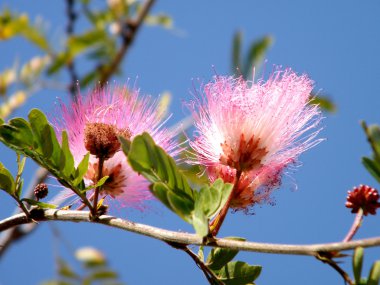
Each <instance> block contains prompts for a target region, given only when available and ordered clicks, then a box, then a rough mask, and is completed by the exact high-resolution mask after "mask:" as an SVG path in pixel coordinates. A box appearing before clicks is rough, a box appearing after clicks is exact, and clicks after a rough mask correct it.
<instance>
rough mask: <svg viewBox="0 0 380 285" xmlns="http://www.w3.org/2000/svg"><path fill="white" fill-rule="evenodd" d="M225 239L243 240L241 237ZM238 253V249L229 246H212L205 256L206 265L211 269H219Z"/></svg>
mask: <svg viewBox="0 0 380 285" xmlns="http://www.w3.org/2000/svg"><path fill="white" fill-rule="evenodd" d="M226 239H231V240H237V241H245V238H241V237H227V238H226ZM238 253H239V251H238V250H235V249H229V248H213V249H212V250H211V252H210V254H209V255H208V257H207V261H206V265H207V266H208V267H209V268H210V269H211V270H219V269H221V268H222V267H223V266H225V265H226V264H227V263H228V262H230V261H231V260H232V259H234V257H235V256H236V255H237V254H238Z"/></svg>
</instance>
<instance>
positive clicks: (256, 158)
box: [219, 134, 268, 171]
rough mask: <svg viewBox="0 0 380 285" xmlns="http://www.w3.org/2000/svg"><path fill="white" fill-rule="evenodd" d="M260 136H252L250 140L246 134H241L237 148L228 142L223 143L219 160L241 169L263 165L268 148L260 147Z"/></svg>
mask: <svg viewBox="0 0 380 285" xmlns="http://www.w3.org/2000/svg"><path fill="white" fill-rule="evenodd" d="M259 143H260V138H258V139H256V138H255V137H254V136H252V137H251V138H250V139H249V140H248V141H247V140H246V139H245V136H244V134H241V135H240V142H239V146H238V148H237V149H234V148H232V147H231V146H230V145H228V143H227V142H224V143H222V144H221V146H222V150H223V153H222V155H221V156H220V158H219V161H220V162H221V163H222V164H224V165H228V166H229V167H231V168H234V169H236V170H239V171H248V170H251V169H254V168H257V167H260V166H261V161H262V159H263V158H264V157H265V155H266V154H267V153H268V151H267V150H266V148H260V147H259Z"/></svg>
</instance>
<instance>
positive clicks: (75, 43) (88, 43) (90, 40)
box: [67, 29, 107, 56]
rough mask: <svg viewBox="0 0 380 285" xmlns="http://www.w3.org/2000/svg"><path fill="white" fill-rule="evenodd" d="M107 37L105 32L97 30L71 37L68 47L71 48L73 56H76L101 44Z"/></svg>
mask: <svg viewBox="0 0 380 285" xmlns="http://www.w3.org/2000/svg"><path fill="white" fill-rule="evenodd" d="M106 37H107V33H106V32H105V30H103V29H95V30H91V31H87V32H85V33H83V34H81V35H75V36H72V37H70V38H69V39H68V41H67V45H68V47H69V48H70V53H71V55H73V56H75V55H77V54H79V53H81V52H83V51H85V50H86V49H88V48H90V47H92V46H94V45H96V44H101V43H102V42H103V41H104V40H105V38H106Z"/></svg>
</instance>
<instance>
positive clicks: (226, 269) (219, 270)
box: [198, 237, 262, 285]
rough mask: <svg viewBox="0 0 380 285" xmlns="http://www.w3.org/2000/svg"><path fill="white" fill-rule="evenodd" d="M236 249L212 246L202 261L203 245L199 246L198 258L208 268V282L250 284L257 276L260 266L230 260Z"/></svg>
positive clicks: (235, 253)
mask: <svg viewBox="0 0 380 285" xmlns="http://www.w3.org/2000/svg"><path fill="white" fill-rule="evenodd" d="M226 239H231V240H237V241H245V239H244V238H241V237H227V238H226ZM238 252H239V251H238V250H234V249H228V248H213V249H211V251H210V253H209V255H208V256H207V260H206V262H204V247H203V246H200V247H199V251H198V259H199V260H200V261H201V262H203V263H204V266H206V267H207V269H208V270H210V271H211V272H212V273H213V275H212V276H210V279H211V281H210V284H215V285H220V284H225V285H250V284H254V283H253V282H254V281H255V280H256V279H257V278H258V277H259V275H260V273H261V269H262V268H261V266H258V265H249V264H247V263H245V262H242V261H232V260H233V259H234V257H235V256H236V255H237V254H238Z"/></svg>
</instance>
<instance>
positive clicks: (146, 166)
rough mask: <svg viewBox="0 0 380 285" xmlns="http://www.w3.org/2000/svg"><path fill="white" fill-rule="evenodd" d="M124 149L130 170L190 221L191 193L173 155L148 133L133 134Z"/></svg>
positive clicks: (192, 207)
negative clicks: (146, 181)
mask: <svg viewBox="0 0 380 285" xmlns="http://www.w3.org/2000/svg"><path fill="white" fill-rule="evenodd" d="M122 144H123V141H122ZM128 149H129V151H128ZM123 151H124V152H125V154H126V155H127V157H128V161H129V164H130V165H131V167H132V168H133V170H134V171H136V172H138V173H140V174H141V175H143V176H144V177H145V178H146V179H148V180H149V181H150V182H151V183H152V185H151V186H150V190H151V191H152V193H153V195H155V196H156V197H157V198H158V199H159V200H160V201H161V202H162V203H164V204H165V205H166V206H167V207H168V208H169V209H171V210H172V211H174V212H175V213H177V214H178V215H179V216H180V217H181V218H183V219H184V220H185V221H187V222H191V212H192V210H193V209H194V193H193V190H192V189H191V188H190V186H189V184H188V183H187V181H186V177H185V176H184V175H183V174H182V173H181V172H180V171H179V169H178V168H177V165H176V163H175V161H174V159H173V158H171V157H170V156H169V155H168V154H167V153H166V152H165V151H164V150H163V149H162V148H161V147H159V146H158V145H156V144H155V142H154V141H153V139H152V138H151V137H150V135H149V134H148V133H143V134H142V135H138V136H136V137H135V138H134V139H133V141H132V143H131V145H130V147H128V146H127V145H125V144H123Z"/></svg>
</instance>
